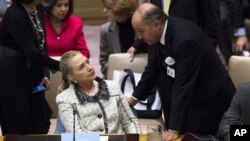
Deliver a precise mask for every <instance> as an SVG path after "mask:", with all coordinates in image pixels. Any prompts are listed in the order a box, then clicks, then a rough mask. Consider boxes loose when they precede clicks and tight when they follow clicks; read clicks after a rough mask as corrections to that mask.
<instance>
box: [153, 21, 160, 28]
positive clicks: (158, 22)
mask: <svg viewBox="0 0 250 141" xmlns="http://www.w3.org/2000/svg"><path fill="white" fill-rule="evenodd" d="M161 24H162V23H161V22H160V21H159V20H156V21H155V22H154V27H155V28H156V29H160V28H161Z"/></svg>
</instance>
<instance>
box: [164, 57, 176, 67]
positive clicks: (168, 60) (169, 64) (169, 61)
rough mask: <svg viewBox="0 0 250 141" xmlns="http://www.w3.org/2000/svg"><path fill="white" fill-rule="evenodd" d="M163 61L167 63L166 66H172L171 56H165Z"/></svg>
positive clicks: (173, 61)
mask: <svg viewBox="0 0 250 141" xmlns="http://www.w3.org/2000/svg"><path fill="white" fill-rule="evenodd" d="M165 63H166V64H167V65H168V66H172V65H173V64H174V63H175V60H174V59H173V58H172V57H167V58H166V59H165Z"/></svg>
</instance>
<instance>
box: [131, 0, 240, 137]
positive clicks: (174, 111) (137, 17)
mask: <svg viewBox="0 0 250 141" xmlns="http://www.w3.org/2000/svg"><path fill="white" fill-rule="evenodd" d="M132 25H133V27H134V29H135V31H136V33H137V36H138V38H139V39H142V40H143V41H145V42H146V43H147V44H149V45H150V46H152V47H153V48H155V52H154V55H152V56H153V57H152V58H151V59H150V60H149V62H148V64H147V66H146V68H145V71H144V72H143V74H142V77H141V80H140V81H139V83H138V85H137V87H136V88H135V91H134V93H133V94H132V97H127V101H128V103H129V105H135V104H136V103H137V101H139V100H145V99H146V97H147V96H148V95H145V92H148V91H150V90H152V88H153V87H154V84H155V83H156V81H157V80H158V79H159V77H160V76H162V75H165V76H166V77H167V79H168V81H170V82H171V83H170V84H167V83H164V82H163V84H165V86H166V87H168V88H170V89H169V90H168V91H167V92H166V93H165V95H168V97H170V98H169V99H166V98H163V97H161V99H162V102H164V103H170V107H168V109H166V110H165V111H164V112H167V113H164V114H165V115H167V116H166V118H165V126H166V129H167V131H165V132H164V133H163V137H164V141H171V140H174V139H176V138H178V136H179V134H181V133H188V132H191V133H194V134H201V135H215V134H216V132H217V128H218V124H219V121H220V120H221V118H222V116H223V114H224V112H225V111H226V110H227V108H228V107H229V104H230V102H231V99H232V97H233V94H234V91H235V88H234V85H233V83H232V81H231V79H230V76H229V74H228V73H227V71H226V69H225V68H224V66H223V65H222V63H221V61H220V59H219V57H218V55H217V53H216V51H215V49H214V47H213V45H212V44H211V42H210V41H209V39H208V37H207V36H206V34H205V33H204V32H203V31H202V30H201V28H199V27H198V26H197V25H195V24H193V23H192V22H189V21H187V20H184V19H180V18H176V17H169V18H168V17H167V15H166V14H165V13H164V12H163V11H162V10H161V9H159V8H157V7H156V6H155V5H153V4H150V3H144V4H142V5H141V6H140V7H139V8H138V9H137V10H136V12H135V13H134V15H133V17H132ZM163 106H165V104H163ZM211 112H212V114H211Z"/></svg>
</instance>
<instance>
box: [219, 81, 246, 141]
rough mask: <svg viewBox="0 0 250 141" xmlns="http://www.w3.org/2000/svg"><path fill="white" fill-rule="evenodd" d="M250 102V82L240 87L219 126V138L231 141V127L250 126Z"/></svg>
mask: <svg viewBox="0 0 250 141" xmlns="http://www.w3.org/2000/svg"><path fill="white" fill-rule="evenodd" d="M249 100H250V82H247V83H242V84H240V85H238V86H237V90H236V94H235V95H234V97H233V100H232V102H231V105H230V107H229V108H228V110H227V111H226V112H225V114H224V116H223V118H222V120H221V122H220V125H219V129H218V136H219V137H221V138H222V139H224V141H230V125H250V110H249V106H250V103H249ZM248 134H249V133H248Z"/></svg>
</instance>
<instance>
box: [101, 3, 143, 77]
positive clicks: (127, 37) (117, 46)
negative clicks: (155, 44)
mask: <svg viewBox="0 0 250 141" xmlns="http://www.w3.org/2000/svg"><path fill="white" fill-rule="evenodd" d="M103 4H104V9H103V12H104V14H105V15H106V16H107V18H108V20H109V22H107V23H105V24H103V25H102V26H101V33H100V58H99V62H100V65H101V72H102V73H103V75H104V78H107V67H108V58H109V55H110V54H112V53H125V52H133V53H131V55H134V50H135V48H137V50H138V52H139V51H140V52H146V48H145V46H147V45H146V44H145V43H144V42H142V41H139V40H136V35H135V31H134V29H133V27H132V25H131V16H132V14H133V13H134V11H135V9H136V8H137V6H138V0H103ZM132 58H133V57H132Z"/></svg>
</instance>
